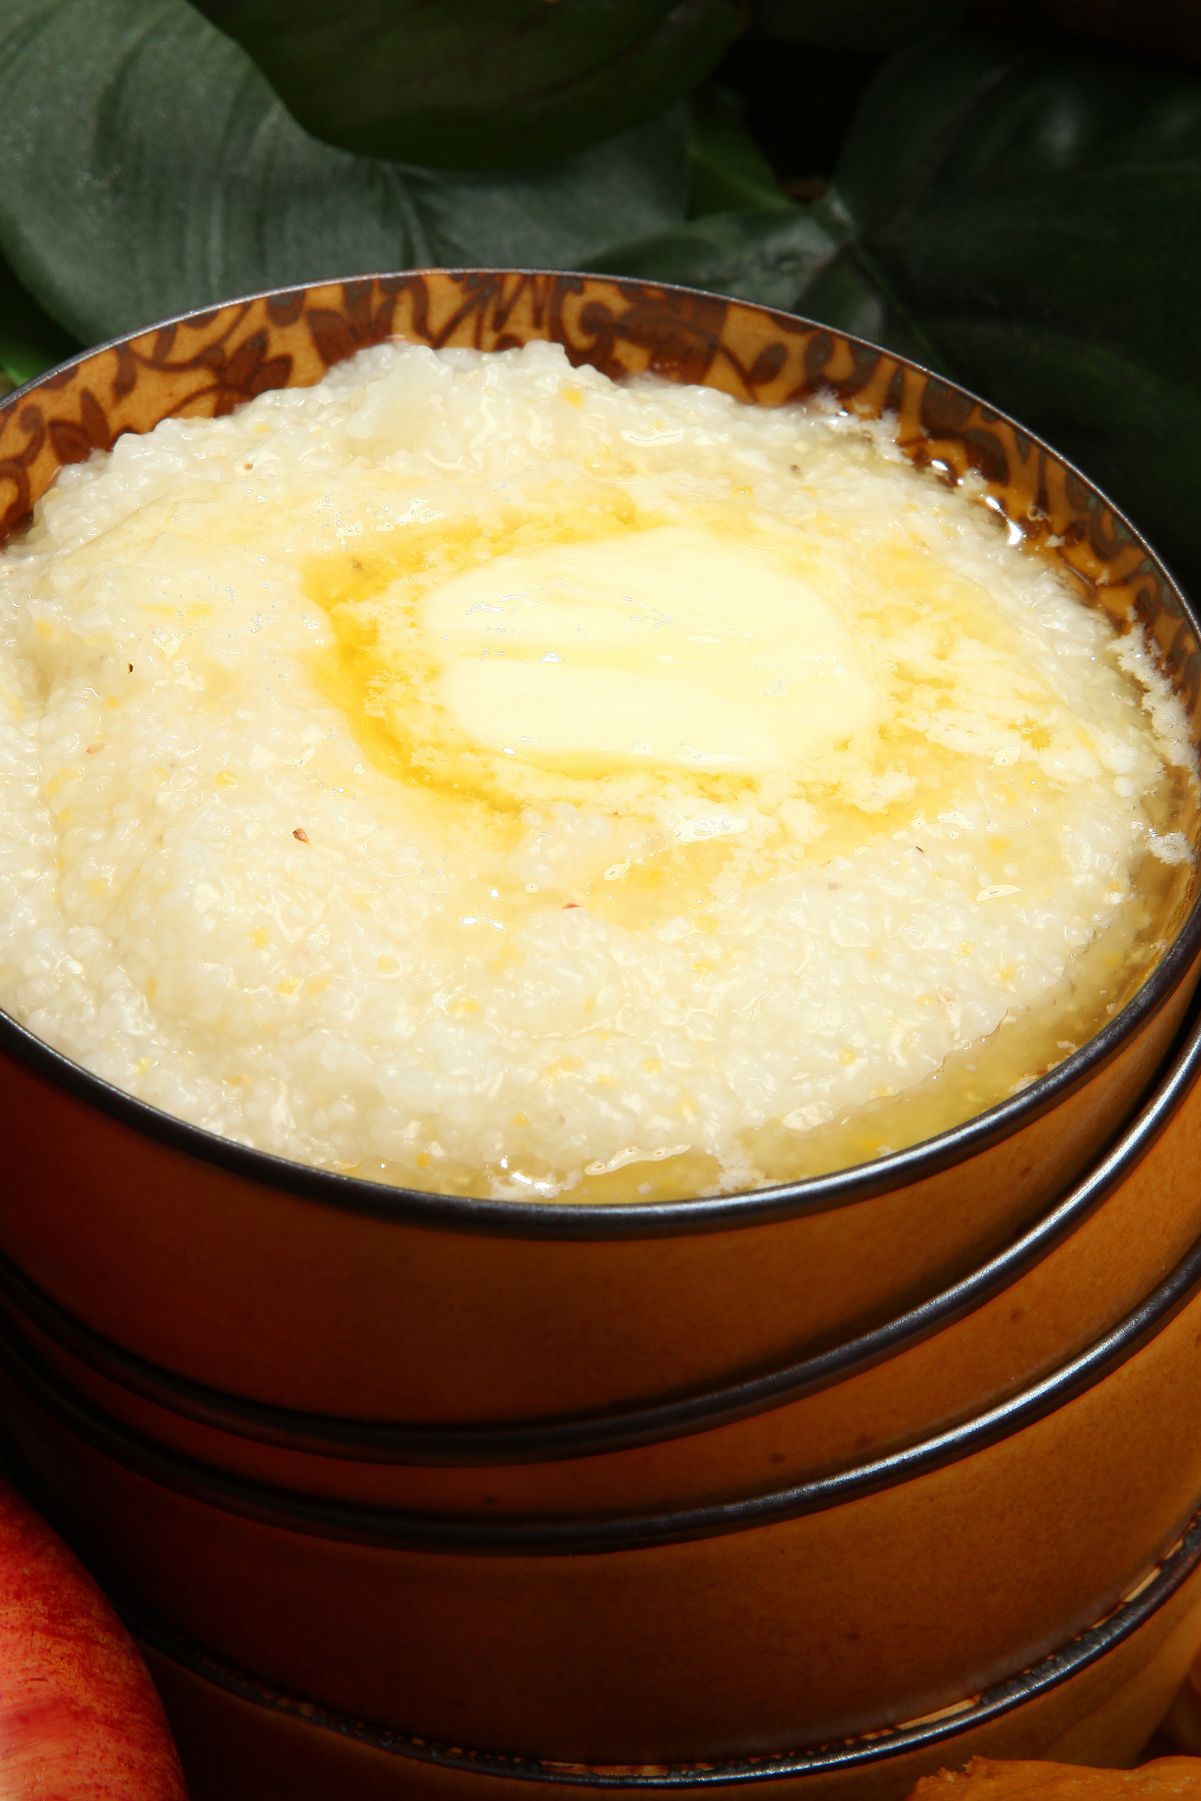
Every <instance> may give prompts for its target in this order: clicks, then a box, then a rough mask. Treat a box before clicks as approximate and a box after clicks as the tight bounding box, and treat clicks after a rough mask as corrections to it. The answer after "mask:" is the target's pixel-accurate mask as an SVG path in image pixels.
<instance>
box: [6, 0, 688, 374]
mask: <svg viewBox="0 0 1201 1801" xmlns="http://www.w3.org/2000/svg"><path fill="white" fill-rule="evenodd" d="M686 127H687V116H686V111H685V109H684V108H683V107H681V108H678V109H672V110H671V111H670V112H669V113H667V114H661V115H660V116H659V117H657V118H656V119H653V120H650V121H649V122H647V123H646V124H644V125H640V126H637V127H634V128H633V129H632V130H630V131H627V132H623V133H621V134H620V135H619V136H617V137H615V138H612V139H610V140H609V141H608V142H606V143H604V144H598V145H595V146H594V147H593V148H592V149H590V150H586V151H581V152H579V153H578V154H577V155H575V156H572V157H564V158H560V159H559V160H558V161H556V162H554V163H548V164H544V165H542V166H541V167H539V168H538V169H535V170H532V171H523V172H518V173H514V174H510V175H505V176H499V175H492V176H484V175H434V174H431V173H429V172H428V171H424V170H409V171H406V170H404V169H401V168H400V167H398V166H397V165H396V164H394V163H389V162H384V161H379V160H376V159H374V158H370V157H360V156H353V155H351V154H350V152H348V151H344V150H334V149H332V148H330V146H328V145H326V144H322V143H318V142H317V140H316V139H314V138H311V137H309V136H308V134H307V133H306V132H304V131H302V130H301V128H300V126H298V125H297V124H296V122H295V121H294V120H293V119H292V118H291V116H290V115H289V114H288V113H287V112H286V111H285V109H284V107H283V105H282V103H281V102H280V101H279V100H278V99H277V98H276V96H275V95H274V93H273V92H272V90H271V88H270V87H269V86H268V84H267V82H266V80H265V79H264V77H263V76H262V75H261V74H260V73H259V71H258V70H257V69H256V68H255V67H254V65H253V64H252V63H251V62H250V60H249V58H248V57H247V56H246V55H245V54H244V53H243V52H242V51H241V50H239V49H238V48H237V46H236V45H235V44H233V43H231V42H230V40H229V39H228V38H226V37H224V36H223V35H222V34H221V33H220V32H219V31H217V30H215V29H214V28H213V27H212V26H211V25H208V24H206V23H205V21H204V20H203V19H202V18H201V17H200V15H199V14H198V13H197V12H195V11H194V10H193V8H192V7H191V6H189V5H188V4H187V3H186V0H0V168H3V170H4V181H3V183H0V251H2V252H3V253H4V254H6V255H7V257H8V259H9V261H10V262H11V264H12V266H13V268H14V269H15V270H16V272H17V274H18V276H19V277H20V279H21V280H22V281H23V282H24V283H25V285H26V286H27V287H28V288H29V289H30V290H31V291H32V293H33V294H34V295H35V296H36V297H37V299H38V300H39V301H40V302H41V303H42V305H43V306H45V307H46V308H47V310H48V311H50V312H51V313H53V314H54V315H55V317H57V318H58V319H60V320H61V321H62V323H63V324H64V325H65V326H66V327H67V328H69V329H70V330H71V331H72V332H75V333H77V334H78V336H79V337H80V338H81V339H82V340H83V341H85V342H86V341H90V340H94V339H96V338H99V337H106V336H109V335H111V334H113V333H117V332H121V331H125V330H129V329H131V328H133V327H135V326H138V325H142V324H146V323H149V322H150V321H152V320H154V319H158V318H162V317H163V316H164V315H166V314H168V313H173V312H178V311H182V310H184V309H186V308H188V307H192V306H202V305H206V304H208V303H210V302H212V301H215V300H219V299H224V298H228V297H229V296H230V295H233V294H239V293H246V292H249V291H252V290H254V289H257V288H265V287H272V286H275V285H277V284H283V283H287V282H295V281H307V280H313V279H316V278H319V277H328V276H336V275H346V274H353V273H355V272H358V271H370V270H381V269H403V268H412V267H421V266H429V265H433V264H442V265H453V264H466V265H473V264H474V265H484V266H486V265H489V264H501V265H506V264H518V265H521V264H525V265H529V266H552V267H564V268H571V267H578V266H579V265H580V264H581V263H584V262H587V261H590V260H593V259H595V258H596V257H597V256H598V255H599V254H600V253H601V252H602V251H603V249H604V246H605V245H606V244H608V243H611V242H613V241H614V240H616V239H618V238H625V237H638V236H642V235H644V234H649V233H652V232H657V231H661V230H664V229H668V228H670V227H671V226H672V225H674V224H675V223H677V222H678V221H679V220H681V219H682V218H683V216H684V208H685V200H686V194H687V153H686V143H685V133H686Z"/></svg>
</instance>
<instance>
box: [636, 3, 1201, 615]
mask: <svg viewBox="0 0 1201 1801" xmlns="http://www.w3.org/2000/svg"><path fill="white" fill-rule="evenodd" d="M606 266H608V267H610V268H611V269H613V271H614V272H617V273H620V272H623V271H625V272H629V273H633V274H640V275H646V276H652V277H653V276H656V275H657V276H659V277H661V278H663V279H671V280H677V281H692V282H695V283H697V284H699V285H704V286H712V287H715V288H718V289H720V290H721V291H723V292H726V293H733V294H738V295H741V296H744V297H745V298H747V299H752V300H760V301H765V302H767V303H769V304H772V305H776V306H786V307H789V308H791V309H792V310H795V311H796V312H799V313H805V314H808V315H809V316H811V317H814V318H818V319H821V320H823V321H825V322H826V323H829V324H832V325H837V326H842V327H843V328H844V329H846V330H850V331H854V332H858V333H859V334H860V335H862V336H864V337H869V338H873V339H875V340H876V341H877V342H883V343H886V344H888V345H890V346H891V347H893V348H894V349H897V350H900V351H902V352H903V353H905V354H907V355H910V356H915V357H917V358H918V360H919V361H922V362H925V363H927V364H929V365H930V366H932V367H934V368H938V369H942V370H943V371H945V372H946V373H947V374H949V375H951V376H952V377H954V378H955V379H957V380H959V381H961V382H963V383H965V384H966V385H967V386H968V387H971V388H975V389H976V390H978V391H979V392H980V393H981V394H983V395H984V396H985V397H986V398H987V399H989V400H991V401H993V403H994V404H995V405H997V406H1000V407H1003V408H1005V409H1006V410H1007V411H1009V412H1012V413H1013V414H1015V415H1016V417H1017V418H1019V419H1021V420H1023V421H1024V422H1025V423H1027V424H1029V425H1031V426H1032V427H1033V428H1034V429H1035V430H1037V431H1039V432H1040V433H1041V434H1043V435H1044V436H1045V437H1047V438H1048V439H1049V441H1050V442H1051V443H1052V444H1054V445H1055V446H1056V447H1057V448H1058V449H1060V450H1062V451H1064V452H1066V453H1067V454H1068V455H1069V456H1071V457H1073V458H1075V460H1077V461H1078V462H1079V464H1080V466H1081V468H1082V469H1083V470H1084V471H1085V473H1086V474H1087V475H1088V476H1090V477H1091V478H1092V479H1093V480H1094V481H1096V482H1098V483H1099V484H1100V485H1101V486H1102V487H1103V488H1106V489H1108V490H1109V491H1110V492H1111V493H1112V495H1113V498H1114V499H1115V500H1117V501H1118V502H1119V504H1121V505H1123V506H1125V507H1126V508H1127V509H1128V510H1129V512H1130V513H1131V515H1132V517H1133V519H1134V520H1135V523H1136V524H1138V525H1139V526H1140V527H1141V528H1142V529H1143V530H1144V531H1145V532H1146V533H1147V534H1148V536H1149V537H1150V539H1151V541H1152V542H1153V543H1154V544H1155V545H1156V546H1157V547H1158V548H1160V549H1161V550H1162V551H1163V552H1164V554H1165V555H1166V556H1167V557H1168V559H1169V561H1173V562H1175V563H1176V565H1177V566H1178V568H1179V569H1180V570H1181V571H1182V573H1183V574H1184V575H1185V576H1186V578H1188V579H1191V580H1192V581H1194V582H1195V583H1196V584H1197V585H1198V586H1199V587H1201V549H1199V548H1198V545H1197V540H1196V533H1195V529H1194V525H1193V516H1194V513H1195V510H1196V505H1197V500H1196V497H1197V494H1198V493H1201V330H1199V327H1198V299H1197V296H1198V294H1199V293H1201V82H1198V80H1197V78H1196V75H1195V74H1193V73H1191V72H1188V71H1183V70H1178V69H1173V68H1171V67H1169V66H1166V65H1162V64H1156V63H1152V62H1139V61H1137V60H1132V59H1130V58H1128V57H1124V56H1121V55H1118V54H1116V53H1113V52H1110V51H1104V50H1092V49H1085V48H1082V47H1081V46H1079V45H1077V44H1073V45H1071V46H1070V53H1064V50H1063V43H1062V40H1060V39H1058V38H1041V37H1037V38H1033V39H1032V38H1030V37H1024V38H1017V39H1016V40H1015V39H1014V38H1013V37H1007V38H1005V39H1004V40H996V39H991V38H982V37H978V36H975V35H963V36H959V37H955V38H950V39H946V40H944V41H943V42H941V43H940V44H937V45H933V46H928V47H925V48H922V49H913V50H909V51H905V52H902V53H900V54H899V55H897V56H895V57H893V58H892V59H890V61H889V62H888V63H886V64H885V66H884V68H883V70H882V71H881V74H880V75H879V77H878V78H877V80H876V82H875V83H874V85H873V86H872V87H871V88H870V89H869V91H868V93H867V95H866V96H865V99H864V101H863V104H862V106H861V107H860V110H859V112H858V114H857V116H856V119H855V121H854V123H853V125H852V128H851V131H850V133H849V136H848V138H847V141H846V143H845V145H844V147H843V152H842V156H841V159H840V162H839V165H838V168H837V170H836V171H835V176H834V181H833V184H832V186H831V188H830V189H829V191H828V192H827V194H826V195H825V196H824V197H823V199H822V200H821V201H820V202H818V203H817V204H816V205H815V206H811V207H806V208H800V207H798V208H796V209H794V210H793V212H791V213H784V214H766V215H765V214H761V213H754V212H742V213H734V214H726V215H723V216H721V217H719V218H714V219H698V220H694V221H692V222H691V223H689V224H687V225H685V226H683V227H681V228H678V229H676V230H675V231H673V232H670V233H667V234H659V235H658V236H656V238H654V239H653V240H651V241H649V242H644V243H640V244H633V245H630V244H627V245H624V246H621V247H619V248H618V249H616V250H615V251H613V252H611V253H609V256H608V259H607V264H606Z"/></svg>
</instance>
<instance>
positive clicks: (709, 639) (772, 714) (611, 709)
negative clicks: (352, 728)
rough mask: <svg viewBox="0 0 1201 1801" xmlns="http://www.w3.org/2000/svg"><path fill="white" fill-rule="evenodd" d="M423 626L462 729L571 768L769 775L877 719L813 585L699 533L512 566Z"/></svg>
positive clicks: (774, 560) (433, 597) (442, 607)
mask: <svg viewBox="0 0 1201 1801" xmlns="http://www.w3.org/2000/svg"><path fill="white" fill-rule="evenodd" d="M421 623H422V626H423V628H424V631H425V632H426V633H427V635H428V637H429V639H430V640H431V641H432V643H433V646H434V648H435V652H436V656H437V660H438V663H439V676H438V698H439V699H440V701H441V703H442V705H443V706H444V707H445V708H446V709H447V711H448V712H449V713H450V715H451V717H452V719H453V720H454V722H455V723H456V725H457V726H458V727H459V729H460V731H462V732H463V733H465V734H466V735H467V736H468V737H469V738H471V739H473V740H474V741H475V742H476V743H477V744H482V745H485V746H487V747H488V748H489V749H490V750H492V751H498V752H501V753H502V754H505V755H508V756H512V757H517V758H520V759H524V760H526V761H529V762H536V763H541V764H550V765H553V766H555V767H558V768H561V769H564V770H566V771H568V772H578V773H589V774H590V773H593V772H597V771H604V770H607V769H616V768H621V767H628V766H631V765H634V766H643V767H648V766H650V767H653V766H666V767H669V768H677V769H686V770H695V771H702V772H704V771H712V772H718V773H731V774H741V775H757V774H766V773H768V772H770V771H773V770H778V769H783V768H787V767H790V766H794V765H796V764H797V763H800V762H803V761H804V760H805V759H806V758H808V757H811V756H812V755H813V754H814V753H815V752H816V751H818V750H821V749H823V748H825V747H827V746H829V745H831V744H835V743H841V742H844V741H845V740H846V739H847V738H849V737H851V736H852V735H853V734H854V733H855V732H857V731H859V730H860V729H862V727H863V726H865V725H866V724H868V723H869V722H870V720H871V719H872V718H873V717H874V716H875V713H876V695H875V692H874V684H873V682H872V680H871V677H870V676H869V674H868V671H867V669H866V668H865V666H864V663H863V660H862V658H861V657H860V655H859V654H858V652H857V650H856V647H855V645H854V643H853V642H852V639H851V636H850V633H849V631H848V630H847V627H846V625H845V624H844V622H843V620H842V619H841V618H840V616H839V614H838V612H837V610H836V609H835V607H834V606H832V605H831V604H830V602H829V601H828V600H826V599H824V598H823V597H822V595H820V594H819V593H818V592H817V591H816V590H815V589H814V587H813V586H812V584H811V582H810V581H808V580H807V579H806V577H805V575H804V574H803V573H802V572H801V571H800V570H799V569H798V568H794V567H792V566H790V563H789V561H788V560H787V558H786V557H785V556H784V555H777V554H775V553H774V552H773V551H771V550H769V549H764V548H762V547H761V546H758V545H754V544H751V545H742V544H739V543H738V542H737V541H736V540H733V539H731V538H729V537H726V536H721V535H719V534H718V533H716V532H709V531H706V530H704V529H698V528H696V527H689V526H676V525H664V526H655V527H652V528H650V529H648V530H643V531H631V532H627V533H624V534H621V535H617V536H613V537H608V538H601V539H599V540H593V541H588V542H579V543H571V544H554V545H547V546H544V547H542V548H539V549H536V550H530V551H513V552H510V553H508V554H507V555H504V556H499V557H496V558H494V559H493V560H492V561H490V562H486V563H481V564H478V565H477V566H476V567H475V568H472V569H469V570H466V571H465V572H464V573H463V574H461V575H459V576H456V577H455V578H454V579H453V580H451V581H449V582H447V583H446V584H445V585H444V586H442V587H441V588H437V589H435V590H434V591H433V592H432V593H430V594H429V595H427V597H426V598H425V601H424V603H423V608H422V621H421Z"/></svg>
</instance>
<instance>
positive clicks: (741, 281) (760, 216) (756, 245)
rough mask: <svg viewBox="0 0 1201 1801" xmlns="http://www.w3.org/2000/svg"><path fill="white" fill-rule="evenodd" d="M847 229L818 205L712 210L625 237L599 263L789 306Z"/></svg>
mask: <svg viewBox="0 0 1201 1801" xmlns="http://www.w3.org/2000/svg"><path fill="white" fill-rule="evenodd" d="M840 249H841V236H840V235H834V234H832V233H831V232H830V230H829V229H828V228H827V226H826V225H825V223H824V222H823V220H822V218H821V216H820V215H819V214H818V212H817V210H816V209H814V208H802V207H799V206H794V205H793V204H792V203H791V202H789V203H787V210H784V211H780V212H775V211H772V212H766V211H760V212H727V213H709V214H707V215H706V217H704V218H703V219H692V220H690V221H689V222H688V224H686V225H682V226H680V227H678V228H677V229H676V230H675V231H669V232H662V233H660V234H659V235H657V236H656V237H652V238H643V239H641V240H640V241H638V242H637V243H632V244H624V245H619V246H617V247H616V248H615V249H613V250H610V251H608V252H606V254H605V255H604V256H603V257H601V258H599V259H598V261H597V263H596V264H595V267H597V268H600V269H603V270H604V271H605V272H606V273H607V274H610V275H639V276H643V277H645V278H646V279H648V280H650V281H677V282H683V283H685V284H686V285H687V286H690V287H696V288H711V289H713V291H714V292H715V293H718V294H733V295H735V296H737V297H738V298H739V299H742V300H757V301H758V302H759V303H760V304H761V305H763V306H778V307H783V308H785V309H788V308H790V307H792V306H794V305H795V302H796V298H797V295H798V294H801V293H804V292H805V290H806V289H807V288H808V287H809V285H810V284H811V283H812V282H813V281H815V280H816V279H817V277H818V276H819V275H820V274H821V272H822V271H824V270H825V269H827V268H828V267H829V265H830V264H831V263H832V262H833V260H834V259H835V258H836V257H837V256H838V255H839V252H840Z"/></svg>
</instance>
